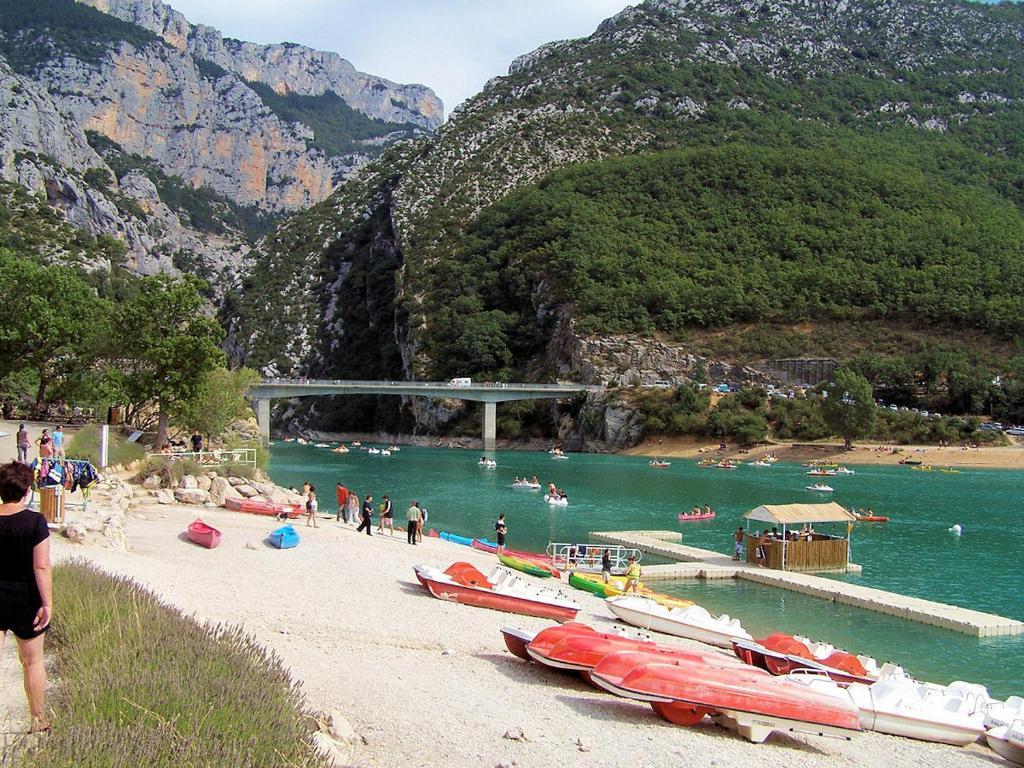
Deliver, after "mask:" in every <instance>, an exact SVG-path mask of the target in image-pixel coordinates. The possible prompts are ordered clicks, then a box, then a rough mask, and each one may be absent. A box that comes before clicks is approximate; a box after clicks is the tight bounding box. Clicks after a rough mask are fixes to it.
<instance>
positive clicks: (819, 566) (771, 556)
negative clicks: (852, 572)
mask: <svg viewBox="0 0 1024 768" xmlns="http://www.w3.org/2000/svg"><path fill="white" fill-rule="evenodd" d="M757 542H758V538H757V537H756V536H750V535H748V536H747V537H746V546H747V562H748V563H751V564H756V563H757V546H758V544H757ZM762 546H764V548H765V567H766V568H774V569H776V570H779V571H781V570H786V571H809V572H814V571H832V570H836V569H840V568H845V567H846V562H847V557H848V551H849V542H848V541H847V540H846V539H841V538H827V537H821V538H817V539H815V540H813V541H787V542H785V567H783V542H781V541H779V540H777V539H770V540H768V541H767V542H766V543H765V544H763V545H762Z"/></svg>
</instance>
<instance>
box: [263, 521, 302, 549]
mask: <svg viewBox="0 0 1024 768" xmlns="http://www.w3.org/2000/svg"><path fill="white" fill-rule="evenodd" d="M267 538H269V539H270V543H271V544H273V545H274V546H275V547H277V548H278V549H290V548H291V547H295V546H298V543H299V533H298V531H296V530H295V529H294V528H292V527H291V526H290V525H282V526H281V527H280V528H278V529H277V530H275V531H271V532H270V535H269V536H268V537H267Z"/></svg>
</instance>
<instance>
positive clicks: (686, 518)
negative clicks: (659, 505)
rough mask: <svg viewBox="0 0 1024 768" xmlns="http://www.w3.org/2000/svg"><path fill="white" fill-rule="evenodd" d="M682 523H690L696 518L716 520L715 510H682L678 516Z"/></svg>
mask: <svg viewBox="0 0 1024 768" xmlns="http://www.w3.org/2000/svg"><path fill="white" fill-rule="evenodd" d="M677 517H678V520H679V522H680V523H690V522H693V521H694V520H714V519H715V511H714V510H711V511H710V512H680V513H679V515H678V516H677Z"/></svg>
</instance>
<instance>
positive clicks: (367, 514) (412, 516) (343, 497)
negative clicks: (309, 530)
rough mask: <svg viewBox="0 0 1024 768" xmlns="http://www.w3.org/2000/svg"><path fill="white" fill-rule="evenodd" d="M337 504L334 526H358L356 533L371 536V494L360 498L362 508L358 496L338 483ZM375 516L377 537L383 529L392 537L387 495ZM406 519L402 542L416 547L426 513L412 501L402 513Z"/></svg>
mask: <svg viewBox="0 0 1024 768" xmlns="http://www.w3.org/2000/svg"><path fill="white" fill-rule="evenodd" d="M337 500H338V509H337V512H336V513H335V517H334V519H335V522H339V523H340V522H342V519H344V522H345V523H347V524H349V525H357V518H358V525H357V527H356V531H357V532H359V533H362V532H363V531H365V532H366V535H367V536H372V535H373V534H372V532H371V529H372V527H373V512H374V509H373V494H370V493H368V494H366V496H365V497H364V498H363V501H362V504H360V502H359V496H358V495H357V494H355V493H353V492H352V491H350V490H349V489H348V488H346V487H345V485H344V484H343V483H341V482H339V483H338V488H337ZM377 512H378V514H379V515H380V521H379V523H378V525H377V533H380V534H383V533H384V529H385V528H387V529H388V530H389V531H391V535H392V536H394V535H395V507H394V503H393V502H392V501H391V499H390V497H389V496H388V495H387V494H384V495H383V496H382V497H381V503H380V505H379V506H378V507H377ZM405 519H406V529H405V531H406V541H408V543H409V544H417V543H418V542H420V541H422V540H423V527H424V525H425V524H426V522H427V510H426V509H425V508H424V507H423V506H421V505H420V503H419V502H418V501H414V502H413V503H412V504H411V505H409V508H408V509H407V510H406V511H405Z"/></svg>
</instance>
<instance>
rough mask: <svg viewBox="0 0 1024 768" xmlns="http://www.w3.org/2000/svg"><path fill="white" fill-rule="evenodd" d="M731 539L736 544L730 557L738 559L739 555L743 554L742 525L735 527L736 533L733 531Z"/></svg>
mask: <svg viewBox="0 0 1024 768" xmlns="http://www.w3.org/2000/svg"><path fill="white" fill-rule="evenodd" d="M732 540H733V542H734V543H735V545H736V547H735V550H734V551H733V553H732V559H733V560H739V559H740V557H741V556H742V555H743V527H742V526H740V527H739V528H737V529H736V533H734V534H733V535H732Z"/></svg>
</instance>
